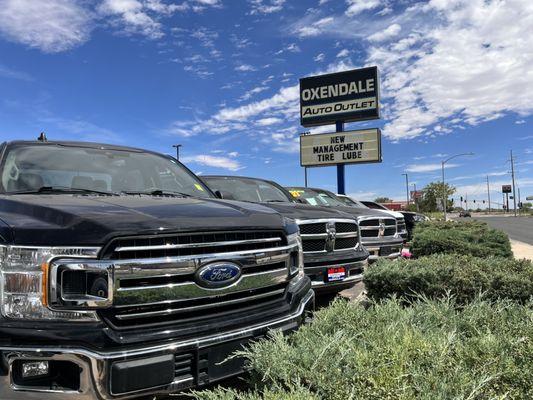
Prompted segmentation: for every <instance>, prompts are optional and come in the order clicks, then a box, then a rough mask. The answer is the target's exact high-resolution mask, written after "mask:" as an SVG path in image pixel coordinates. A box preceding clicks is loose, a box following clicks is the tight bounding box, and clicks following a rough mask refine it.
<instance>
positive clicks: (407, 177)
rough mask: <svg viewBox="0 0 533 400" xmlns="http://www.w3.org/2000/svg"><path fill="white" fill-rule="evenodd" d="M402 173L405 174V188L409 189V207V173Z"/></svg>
mask: <svg viewBox="0 0 533 400" xmlns="http://www.w3.org/2000/svg"><path fill="white" fill-rule="evenodd" d="M402 175H405V190H406V191H407V193H406V194H407V207H409V203H410V202H409V175H407V174H402Z"/></svg>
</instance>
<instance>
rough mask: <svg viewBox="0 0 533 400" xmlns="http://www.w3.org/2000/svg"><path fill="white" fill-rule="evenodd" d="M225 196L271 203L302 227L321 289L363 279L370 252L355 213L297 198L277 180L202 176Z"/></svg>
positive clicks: (309, 267) (310, 268) (308, 266)
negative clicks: (304, 201) (310, 203)
mask: <svg viewBox="0 0 533 400" xmlns="http://www.w3.org/2000/svg"><path fill="white" fill-rule="evenodd" d="M202 179H203V180H204V181H205V182H206V183H207V185H208V186H209V187H210V188H211V189H212V190H214V191H216V192H217V193H219V195H220V197H222V198H231V199H235V200H240V201H247V202H255V203H261V204H264V205H268V207H270V208H273V209H274V210H276V211H278V212H279V213H280V214H282V215H284V216H285V217H288V218H291V219H293V220H295V221H296V223H297V224H298V225H299V227H300V234H301V237H302V244H303V252H304V270H305V273H306V275H308V276H309V277H310V278H311V282H312V285H313V289H315V291H317V293H324V292H335V291H340V290H342V289H346V288H349V287H353V286H354V285H355V284H356V283H357V282H359V281H361V280H362V279H363V272H364V269H365V268H366V266H367V264H368V252H367V251H366V249H365V248H364V247H363V246H362V245H361V240H360V237H359V227H358V225H357V221H356V220H355V219H354V217H353V216H351V215H349V214H346V213H343V212H341V211H337V210H333V209H331V208H329V209H328V208H325V207H313V206H310V205H308V204H302V203H300V202H297V201H296V200H295V199H294V198H293V197H292V196H291V194H290V193H289V192H287V190H285V189H284V188H283V187H282V186H280V185H278V184H277V183H276V182H272V181H269V180H266V179H259V178H248V177H242V176H205V175H203V176H202Z"/></svg>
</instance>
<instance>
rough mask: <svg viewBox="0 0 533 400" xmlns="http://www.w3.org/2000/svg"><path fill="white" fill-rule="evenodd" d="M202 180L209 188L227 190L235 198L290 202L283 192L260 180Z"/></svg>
mask: <svg viewBox="0 0 533 400" xmlns="http://www.w3.org/2000/svg"><path fill="white" fill-rule="evenodd" d="M204 180H205V181H206V182H207V184H208V185H209V187H210V188H211V190H218V191H220V192H227V193H229V194H231V196H232V197H233V198H234V199H235V200H240V201H251V202H254V203H269V202H280V203H281V202H283V203H289V202H291V199H290V198H289V197H288V196H287V195H286V194H285V192H283V191H282V190H280V189H279V188H278V187H276V186H274V185H272V184H271V183H268V182H265V181H262V180H254V179H243V178H233V177H204Z"/></svg>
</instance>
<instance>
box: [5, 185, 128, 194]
mask: <svg viewBox="0 0 533 400" xmlns="http://www.w3.org/2000/svg"><path fill="white" fill-rule="evenodd" d="M8 193H11V194H38V193H87V194H90V193H92V194H102V195H107V196H118V193H114V192H106V191H103V190H94V189H83V188H72V187H68V186H41V187H40V188H39V189H34V190H19V191H15V192H8Z"/></svg>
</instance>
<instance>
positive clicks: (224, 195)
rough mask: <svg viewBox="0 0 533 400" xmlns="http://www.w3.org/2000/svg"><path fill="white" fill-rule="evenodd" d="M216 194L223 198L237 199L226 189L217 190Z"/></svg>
mask: <svg viewBox="0 0 533 400" xmlns="http://www.w3.org/2000/svg"><path fill="white" fill-rule="evenodd" d="M215 196H217V197H218V198H219V199H222V200H235V197H233V195H232V194H231V193H230V192H226V191H225V190H215Z"/></svg>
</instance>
